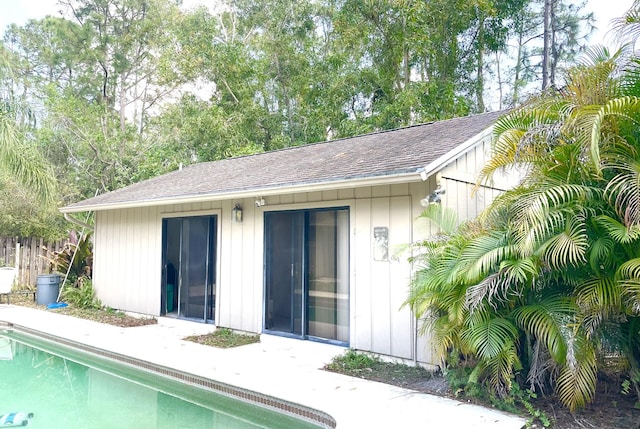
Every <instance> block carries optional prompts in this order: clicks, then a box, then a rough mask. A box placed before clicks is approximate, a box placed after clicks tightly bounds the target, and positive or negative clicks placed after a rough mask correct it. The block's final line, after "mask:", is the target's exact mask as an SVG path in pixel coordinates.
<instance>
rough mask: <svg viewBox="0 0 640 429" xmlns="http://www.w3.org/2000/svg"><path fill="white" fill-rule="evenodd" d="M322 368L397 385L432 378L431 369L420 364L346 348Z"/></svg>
mask: <svg viewBox="0 0 640 429" xmlns="http://www.w3.org/2000/svg"><path fill="white" fill-rule="evenodd" d="M324 369H326V370H327V371H332V372H337V373H340V374H345V375H350V376H352V377H359V378H364V379H367V380H375V381H380V382H383V383H389V384H394V385H398V386H405V385H407V384H412V383H415V382H416V381H423V380H428V379H431V378H433V373H432V372H431V371H428V370H426V369H424V368H422V367H420V366H412V365H405V364H402V363H393V362H385V361H383V360H382V359H380V358H379V357H377V356H371V355H369V354H366V353H358V352H356V351H353V350H348V351H347V352H346V353H345V354H343V355H339V356H336V357H334V358H333V359H332V361H331V362H330V363H329V364H327V365H326V366H325V368H324Z"/></svg>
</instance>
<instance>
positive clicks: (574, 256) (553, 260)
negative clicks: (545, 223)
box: [540, 216, 589, 269]
mask: <svg viewBox="0 0 640 429" xmlns="http://www.w3.org/2000/svg"><path fill="white" fill-rule="evenodd" d="M588 245H589V238H588V235H587V232H586V227H585V224H584V219H581V218H580V216H573V217H569V218H567V219H566V223H565V228H564V230H563V231H561V232H560V233H558V234H556V235H553V236H551V237H549V239H548V240H547V241H546V242H545V243H543V244H542V246H541V249H540V250H541V254H542V257H543V259H544V260H545V261H546V262H547V263H548V264H549V266H550V267H552V268H555V269H561V268H564V267H567V266H574V267H575V266H579V265H581V264H583V263H585V262H586V261H587V258H586V255H587V249H588Z"/></svg>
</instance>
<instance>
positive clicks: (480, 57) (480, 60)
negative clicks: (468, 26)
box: [476, 15, 485, 113]
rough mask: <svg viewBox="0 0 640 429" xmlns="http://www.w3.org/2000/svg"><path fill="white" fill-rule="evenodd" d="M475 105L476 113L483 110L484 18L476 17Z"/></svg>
mask: <svg viewBox="0 0 640 429" xmlns="http://www.w3.org/2000/svg"><path fill="white" fill-rule="evenodd" d="M476 55H477V56H476V73H477V77H476V103H477V104H478V112H480V113H482V112H484V110H485V105H484V98H483V93H484V17H480V15H478V52H477V54H476Z"/></svg>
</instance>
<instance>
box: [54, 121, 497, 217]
mask: <svg viewBox="0 0 640 429" xmlns="http://www.w3.org/2000/svg"><path fill="white" fill-rule="evenodd" d="M503 113H504V112H493V113H485V114H481V115H475V116H467V117H461V118H454V119H450V120H445V121H438V122H432V123H428V124H423V125H415V126H410V127H406V128H400V129H396V130H392V131H383V132H378V133H372V134H366V135H361V136H357V137H351V138H345V139H340V140H333V141H328V142H320V143H314V144H309V145H304V146H297V147H292V148H287V149H282V150H277V151H272V152H265V153H260V154H256V155H250V156H243V157H237V158H229V159H223V160H220V161H212V162H203V163H199V164H194V165H191V166H188V167H186V168H183V169H182V170H178V171H173V172H171V173H167V174H164V175H161V176H158V177H155V178H152V179H149V180H145V181H142V182H139V183H136V184H133V185H130V186H127V187H125V188H121V189H118V190H115V191H112V192H108V193H106V194H102V195H99V196H96V197H94V198H90V199H87V200H84V201H81V202H78V203H75V204H71V205H69V206H66V207H64V208H62V209H61V211H63V212H78V211H86V210H99V209H101V208H103V209H106V208H113V207H114V206H120V205H127V206H135V205H154V204H164V203H170V202H172V201H174V200H181V201H183V200H185V199H188V198H189V197H193V198H202V197H207V196H211V198H212V199H215V198H216V196H218V197H221V196H225V195H227V196H228V195H233V194H234V193H235V194H240V193H242V192H246V191H255V194H256V195H259V194H260V191H267V190H273V189H280V190H285V189H286V188H292V187H299V186H301V185H311V184H327V185H329V184H331V183H334V182H349V181H354V182H355V181H357V180H358V179H365V178H381V179H384V178H385V177H395V176H398V175H402V174H410V173H419V172H420V171H421V170H423V169H424V167H425V166H426V165H428V164H430V163H432V162H433V161H435V160H437V159H438V158H440V157H441V156H443V155H446V154H447V153H448V152H451V151H454V150H455V149H456V148H457V147H458V146H460V145H462V144H464V143H465V142H467V141H468V140H469V139H471V138H472V137H474V136H476V135H478V134H479V133H481V132H482V131H484V130H486V129H487V128H489V127H490V126H491V125H492V124H493V123H494V122H495V120H496V119H497V118H498V117H499V116H500V115H501V114H503Z"/></svg>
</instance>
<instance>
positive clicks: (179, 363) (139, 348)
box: [0, 304, 525, 429]
mask: <svg viewBox="0 0 640 429" xmlns="http://www.w3.org/2000/svg"><path fill="white" fill-rule="evenodd" d="M0 321H4V322H9V323H13V324H15V325H20V326H24V327H26V328H30V329H34V330H37V331H41V332H43V333H46V334H49V335H54V336H58V337H62V338H66V339H69V340H71V341H75V342H79V343H82V344H86V345H88V346H92V347H96V348H99V349H103V350H106V351H109V352H113V353H118V354H122V355H126V356H130V357H133V358H136V359H140V360H144V361H147V362H151V363H153V364H156V365H162V366H166V367H169V368H173V369H176V370H178V371H183V372H187V373H191V374H194V375H198V376H202V377H206V378H208V379H212V380H216V381H219V382H222V383H227V384H231V385H234V386H237V387H240V388H243V389H247V390H251V391H254V392H258V393H262V394H265V395H269V396H273V397H276V398H280V399H284V400H286V401H289V402H293V403H297V404H300V405H303V406H307V407H310V408H314V409H317V410H320V411H324V412H326V413H328V414H329V415H331V416H332V417H333V418H334V419H335V420H336V422H337V426H336V427H337V428H339V429H347V428H349V429H351V428H354V429H359V428H409V427H423V428H432V429H436V428H447V429H458V428H460V429H463V428H464V429H468V428H474V429H484V428H487V429H489V428H490V429H521V428H522V427H524V425H525V420H524V419H523V418H520V417H517V416H513V415H510V414H507V413H503V412H500V411H497V410H492V409H489V408H485V407H480V406H476V405H472V404H467V403H462V402H458V401H454V400H451V399H447V398H442V397H438V396H432V395H427V394H423V393H419V392H416V391H412V390H407V389H403V388H399V387H395V386H390V385H386V384H382V383H377V382H372V381H366V380H362V379H358V378H353V377H348V376H344V375H340V374H334V373H331V372H327V371H323V370H322V369H321V368H322V367H323V366H324V365H325V364H326V363H328V362H329V361H330V360H331V358H332V357H333V356H336V355H339V354H342V353H344V351H345V348H344V347H338V346H333V345H328V344H320V343H315V342H311V341H300V340H294V339H288V338H282V337H278V336H273V335H262V336H261V342H260V343H257V344H251V345H247V346H242V347H237V348H232V349H217V348H214V347H208V346H204V345H200V344H196V343H192V342H189V341H183V340H182V338H184V337H186V336H189V335H195V334H204V333H208V332H211V331H212V330H214V327H213V326H211V325H205V324H200V323H195V322H185V321H182V320H176V319H169V318H164V317H160V318H159V319H158V324H156V325H147V326H141V327H134V328H119V327H115V326H111V325H105V324H101V323H96V322H92V321H87V320H83V319H78V318H74V317H70V316H65V315H62V314H56V313H54V312H49V311H43V310H37V309H32V308H26V307H19V306H12V305H4V304H0Z"/></svg>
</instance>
